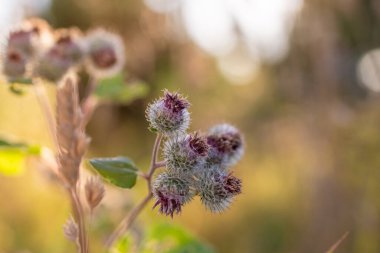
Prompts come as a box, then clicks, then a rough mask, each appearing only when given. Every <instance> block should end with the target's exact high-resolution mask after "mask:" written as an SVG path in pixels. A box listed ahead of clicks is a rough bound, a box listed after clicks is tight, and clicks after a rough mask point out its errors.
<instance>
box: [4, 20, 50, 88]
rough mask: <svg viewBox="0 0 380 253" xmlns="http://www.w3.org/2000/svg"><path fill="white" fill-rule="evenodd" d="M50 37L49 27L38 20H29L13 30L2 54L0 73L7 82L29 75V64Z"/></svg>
mask: <svg viewBox="0 0 380 253" xmlns="http://www.w3.org/2000/svg"><path fill="white" fill-rule="evenodd" d="M49 35H51V31H50V28H49V25H48V24H47V23H46V22H45V21H43V20H40V19H29V20H26V21H24V22H23V23H22V24H21V25H19V26H18V27H17V28H15V29H13V30H12V31H11V32H10V34H9V36H8V38H7V41H6V44H5V48H4V53H3V54H2V55H3V57H2V63H3V66H2V72H3V73H4V75H5V76H6V77H7V78H8V80H9V81H11V82H13V81H17V80H20V79H22V78H24V77H25V76H26V75H28V74H30V71H29V70H30V68H31V63H32V62H33V61H34V57H35V56H36V55H37V54H38V53H39V51H40V49H41V48H42V47H43V45H45V44H46V41H47V40H48V39H47V38H48V37H49Z"/></svg>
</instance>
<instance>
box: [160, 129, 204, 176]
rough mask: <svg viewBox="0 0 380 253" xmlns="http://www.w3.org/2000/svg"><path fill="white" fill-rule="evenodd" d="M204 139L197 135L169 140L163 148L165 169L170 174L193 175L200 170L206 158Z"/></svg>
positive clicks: (181, 136)
mask: <svg viewBox="0 0 380 253" xmlns="http://www.w3.org/2000/svg"><path fill="white" fill-rule="evenodd" d="M208 148H209V147H208V145H207V143H206V139H205V138H204V137H202V136H199V135H198V134H197V133H195V134H193V135H191V134H187V135H180V136H176V137H173V138H170V139H168V140H167V141H166V143H165V146H164V157H165V162H166V167H167V169H168V171H169V172H170V173H173V174H186V173H194V172H196V171H197V170H198V169H200V168H202V167H203V165H204V163H205V159H206V156H207V151H208Z"/></svg>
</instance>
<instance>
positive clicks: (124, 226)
mask: <svg viewBox="0 0 380 253" xmlns="http://www.w3.org/2000/svg"><path fill="white" fill-rule="evenodd" d="M152 197H153V194H152V193H149V194H148V195H147V196H146V197H145V198H144V199H143V200H142V201H141V202H140V203H139V204H138V205H137V206H135V207H134V208H133V209H132V211H131V212H130V213H129V215H128V216H127V217H125V218H124V220H123V221H122V222H121V223H120V224H119V226H118V227H117V228H116V229H115V231H114V232H113V233H112V234H111V236H110V237H109V238H108V240H107V242H106V247H107V249H109V248H111V246H112V245H113V244H114V242H115V241H116V240H117V239H118V238H119V237H120V236H122V235H123V234H124V233H125V231H127V230H128V229H129V228H130V227H131V225H132V224H133V222H134V221H135V219H136V218H137V216H138V215H139V214H140V213H141V211H142V210H143V209H144V208H145V206H146V205H147V204H148V202H149V201H150V199H151V198H152Z"/></svg>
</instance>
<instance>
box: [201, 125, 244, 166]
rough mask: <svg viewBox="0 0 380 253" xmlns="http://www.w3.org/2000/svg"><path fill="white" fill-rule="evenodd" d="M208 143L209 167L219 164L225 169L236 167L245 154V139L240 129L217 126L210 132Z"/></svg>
mask: <svg viewBox="0 0 380 253" xmlns="http://www.w3.org/2000/svg"><path fill="white" fill-rule="evenodd" d="M207 143H208V144H209V145H210V150H209V154H208V158H207V164H208V166H212V165H213V164H219V165H221V166H222V167H224V168H227V167H230V166H233V165H235V164H236V163H237V162H238V161H239V160H240V158H241V157H242V155H243V153H244V148H243V138H242V136H241V134H240V132H239V130H238V129H236V128H235V127H233V126H231V125H229V124H221V125H216V126H214V127H213V128H211V129H210V130H209V134H208V135H207Z"/></svg>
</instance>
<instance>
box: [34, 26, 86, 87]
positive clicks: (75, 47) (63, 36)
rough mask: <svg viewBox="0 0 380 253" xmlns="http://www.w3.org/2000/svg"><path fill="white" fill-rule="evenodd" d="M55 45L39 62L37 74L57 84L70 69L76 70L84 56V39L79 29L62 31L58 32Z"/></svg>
mask: <svg viewBox="0 0 380 253" xmlns="http://www.w3.org/2000/svg"><path fill="white" fill-rule="evenodd" d="M55 37H56V40H55V43H54V45H53V46H52V47H51V48H49V49H48V50H47V51H46V52H45V53H44V54H43V55H42V56H41V58H40V59H39V61H38V62H37V64H36V65H37V66H36V69H35V74H36V75H37V76H39V77H42V78H44V79H46V80H49V81H52V82H57V81H59V80H60V79H61V78H62V77H63V76H64V75H65V74H66V73H67V72H68V71H69V69H72V68H76V67H77V66H78V63H79V62H80V61H81V59H82V56H83V54H84V53H83V46H82V44H81V43H82V41H81V40H82V37H81V33H80V31H79V30H78V29H75V28H72V29H62V30H58V31H57V32H56V36H55Z"/></svg>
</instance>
